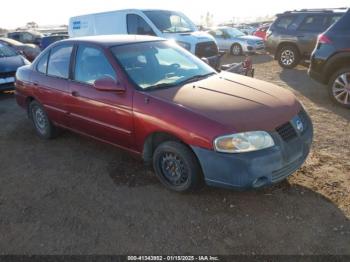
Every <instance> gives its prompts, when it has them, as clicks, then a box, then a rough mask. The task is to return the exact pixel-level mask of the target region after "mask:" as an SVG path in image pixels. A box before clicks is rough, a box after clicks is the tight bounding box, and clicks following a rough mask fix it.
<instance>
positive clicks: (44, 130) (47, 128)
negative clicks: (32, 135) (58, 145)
mask: <svg viewBox="0 0 350 262" xmlns="http://www.w3.org/2000/svg"><path fill="white" fill-rule="evenodd" d="M29 114H30V118H31V120H32V122H33V125H34V128H35V130H36V133H37V134H38V136H39V137H40V138H43V139H50V138H53V137H55V136H56V135H57V134H58V129H57V127H55V126H54V125H53V124H52V123H51V121H50V120H49V118H48V116H47V113H46V111H45V109H44V107H43V106H42V105H41V104H40V103H38V102H37V101H32V102H31V103H30V105H29Z"/></svg>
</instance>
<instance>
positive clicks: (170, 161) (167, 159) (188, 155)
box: [153, 141, 203, 192]
mask: <svg viewBox="0 0 350 262" xmlns="http://www.w3.org/2000/svg"><path fill="white" fill-rule="evenodd" d="M153 168H154V171H155V173H156V175H157V177H158V179H159V180H160V182H161V183H162V184H163V185H164V186H165V187H166V188H168V189H170V190H173V191H177V192H188V191H193V190H196V189H199V188H200V187H201V186H202V185H203V175H202V171H201V167H200V165H199V163H198V160H197V158H196V156H195V155H194V153H193V152H192V151H191V150H190V149H189V148H187V147H186V146H185V145H183V144H181V143H179V142H175V141H166V142H163V143H161V144H160V145H159V146H158V147H157V148H156V150H155V152H154V154H153Z"/></svg>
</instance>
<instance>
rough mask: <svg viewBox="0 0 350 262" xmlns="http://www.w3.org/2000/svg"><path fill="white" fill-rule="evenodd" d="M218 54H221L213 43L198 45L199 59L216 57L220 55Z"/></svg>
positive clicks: (197, 53)
mask: <svg viewBox="0 0 350 262" xmlns="http://www.w3.org/2000/svg"><path fill="white" fill-rule="evenodd" d="M218 53H219V50H218V47H217V45H216V44H215V42H213V41H210V42H203V43H198V44H197V45H196V51H195V54H196V56H198V57H199V58H202V57H211V56H216V55H218Z"/></svg>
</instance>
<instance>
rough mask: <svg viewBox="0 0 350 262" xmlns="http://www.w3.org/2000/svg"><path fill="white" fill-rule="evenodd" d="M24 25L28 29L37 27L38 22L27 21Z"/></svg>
mask: <svg viewBox="0 0 350 262" xmlns="http://www.w3.org/2000/svg"><path fill="white" fill-rule="evenodd" d="M26 27H27V28H28V29H36V28H38V24H37V23H36V22H34V21H32V22H28V23H27V24H26Z"/></svg>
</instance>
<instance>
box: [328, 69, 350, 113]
mask: <svg viewBox="0 0 350 262" xmlns="http://www.w3.org/2000/svg"><path fill="white" fill-rule="evenodd" d="M332 93H333V97H334V98H335V99H336V100H337V102H339V103H340V104H343V105H347V106H348V105H350V72H346V73H343V74H341V75H339V76H338V77H337V78H336V79H335V81H334V83H333V86H332Z"/></svg>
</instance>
